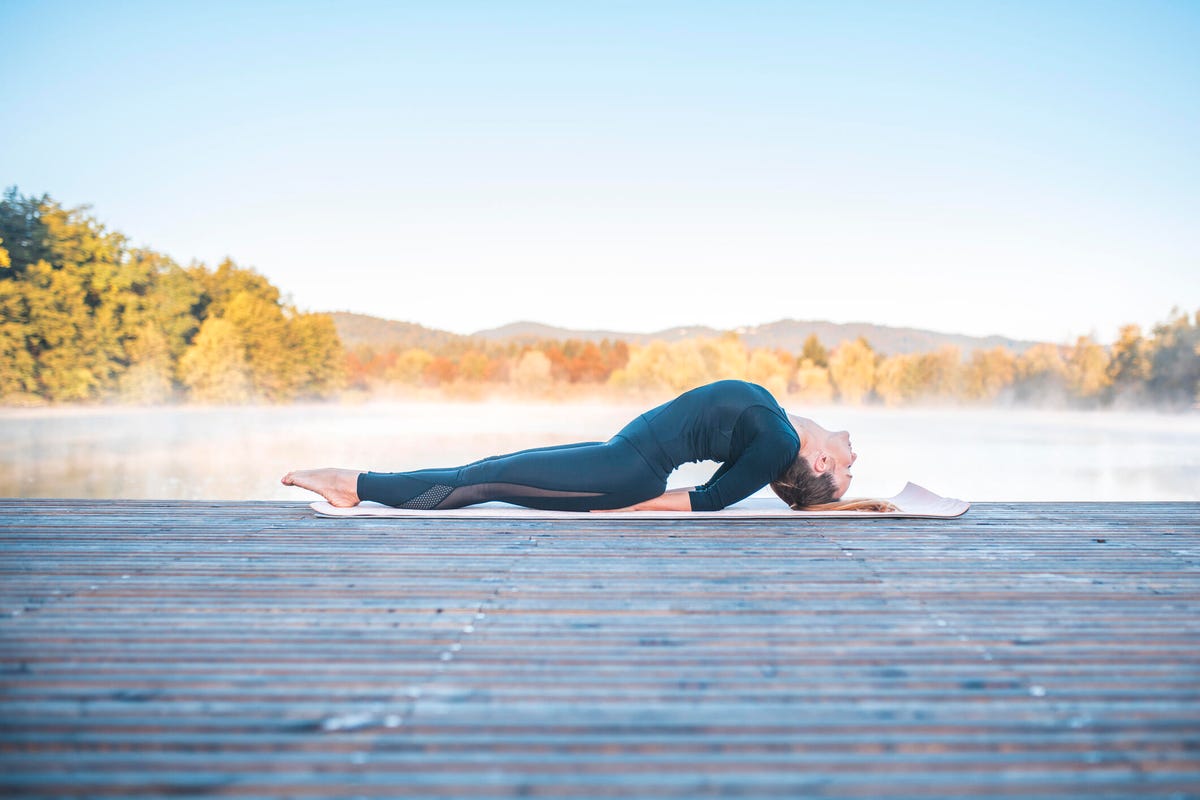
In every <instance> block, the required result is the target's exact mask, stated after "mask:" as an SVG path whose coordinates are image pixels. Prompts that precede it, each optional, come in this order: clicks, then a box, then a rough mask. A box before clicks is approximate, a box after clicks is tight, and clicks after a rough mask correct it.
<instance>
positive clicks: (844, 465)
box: [823, 431, 858, 499]
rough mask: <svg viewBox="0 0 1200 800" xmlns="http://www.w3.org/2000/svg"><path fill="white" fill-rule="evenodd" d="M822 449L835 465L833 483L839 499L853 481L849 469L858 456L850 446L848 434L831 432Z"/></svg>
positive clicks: (846, 432) (847, 432) (845, 432)
mask: <svg viewBox="0 0 1200 800" xmlns="http://www.w3.org/2000/svg"><path fill="white" fill-rule="evenodd" d="M823 449H824V450H825V452H826V453H828V454H829V455H830V456H832V457H833V461H834V464H835V466H834V470H833V483H834V485H835V486H837V488H838V495H837V496H838V498H839V499H840V498H841V497H842V496H843V495H845V494H846V491H847V490H848V489H849V488H850V481H851V480H853V479H854V476H853V475H851V474H850V468H851V467H852V466H853V465H854V462H855V461H857V460H858V454H857V453H855V452H854V447H853V445H851V444H850V432H849V431H835V432H831V433H830V434H829V437H828V438H827V439H826V440H825V446H824V448H823Z"/></svg>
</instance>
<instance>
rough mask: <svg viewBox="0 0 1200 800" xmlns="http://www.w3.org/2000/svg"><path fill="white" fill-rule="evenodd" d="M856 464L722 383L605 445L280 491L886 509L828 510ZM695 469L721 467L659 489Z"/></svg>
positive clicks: (823, 438) (325, 472)
mask: <svg viewBox="0 0 1200 800" xmlns="http://www.w3.org/2000/svg"><path fill="white" fill-rule="evenodd" d="M857 458H858V456H857V455H855V453H854V449H853V448H852V447H851V446H850V434H849V433H847V432H846V431H837V432H836V433H835V432H831V431H827V430H825V429H824V428H822V427H821V426H820V425H818V424H817V423H815V422H813V421H812V420H811V419H807V418H805V417H798V416H795V415H793V414H788V413H787V412H786V411H784V410H783V409H782V408H781V407H780V406H779V404H778V403H777V402H776V401H775V398H774V397H773V396H772V395H771V393H770V392H768V391H767V390H766V389H764V388H763V387H762V386H759V385H758V384H754V383H747V382H746V381H739V380H723V381H716V382H715V383H710V384H707V385H705V386H699V387H697V388H695V389H691V390H689V391H687V392H684V393H683V394H681V395H680V396H679V397H676V398H675V399H674V400H671V401H669V402H666V403H663V404H662V405H660V406H657V407H655V408H652V409H651V410H649V411H647V412H646V413H645V414H642V415H640V416H639V417H638V418H637V419H635V420H633V421H632V422H630V423H629V424H628V425H626V426H625V427H624V428H622V429H621V430H620V432H618V433H617V434H616V435H615V436H613V437H612V438H611V439H609V440H608V441H607V442H578V443H575V444H564V445H556V446H552V447H537V448H533V449H530V450H521V451H518V452H515V453H505V454H503V455H496V456H490V457H488V458H484V459H481V460H479V461H474V462H472V463H470V464H466V465H463V466H461V467H449V468H445V469H422V470H416V471H413V472H360V471H357V470H349V469H314V470H297V471H294V472H289V473H288V474H286V475H284V476H283V483H284V485H287V486H299V487H301V488H304V489H309V490H311V491H314V492H316V493H317V494H319V495H321V496H322V497H324V498H325V499H326V500H328V501H329V502H330V503H331V504H333V505H335V506H342V507H347V506H353V505H357V504H358V503H359V502H360V501H363V500H373V501H375V502H378V503H383V504H384V505H389V506H394V507H396V508H420V509H447V508H462V507H463V506H469V505H472V504H474V503H483V502H487V501H489V500H499V501H502V502H505V503H512V504H515V505H519V506H525V507H527V508H540V509H549V510H553V511H716V510H719V509H722V508H725V507H726V506H729V505H732V504H734V503H736V502H738V501H739V500H742V499H744V498H746V497H749V496H750V495H751V494H753V493H754V492H756V491H758V490H759V489H761V488H762V487H763V486H764V485H767V484H770V486H771V489H772V490H774V492H775V494H777V495H778V496H779V497H780V498H781V499H782V500H783V501H784V502H785V503H787V504H788V505H789V506H790V507H791V508H793V509H814V508H815V509H819V510H832V509H835V508H836V509H847V508H849V509H856V510H890V509H889V507H890V504H888V503H886V502H884V501H872V500H860V501H851V502H847V503H833V502H831V501H834V500H836V499H837V498H840V497H841V496H842V495H844V494H845V493H846V489H847V488H848V487H849V485H850V480H851V475H850V467H851V466H852V465H853V464H854V462H855V460H856V459H857ZM704 460H713V461H720V462H723V463H722V465H721V467H720V468H719V469H718V470H717V471H716V472H715V473H714V474H713V476H712V478H710V479H709V480H708V481H707V482H706V483H704V484H702V485H700V486H693V487H690V488H683V489H672V490H671V491H666V487H667V476H668V475H670V473H671V471H672V470H674V469H675V468H676V467H678V466H679V465H680V464H683V463H685V462H688V461H704Z"/></svg>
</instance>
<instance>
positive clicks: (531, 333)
mask: <svg viewBox="0 0 1200 800" xmlns="http://www.w3.org/2000/svg"><path fill="white" fill-rule="evenodd" d="M331 316H332V317H333V321H334V324H335V325H336V326H337V329H338V334H339V335H341V337H342V341H343V342H345V343H346V344H347V345H348V346H353V345H356V344H370V345H372V346H375V347H388V346H397V347H426V348H430V347H438V346H440V345H443V344H447V343H449V342H452V341H461V340H464V339H470V338H476V339H486V340H488V341H494V342H499V341H516V342H522V341H525V342H533V341H537V340H540V339H559V340H562V339H581V340H584V341H594V342H599V341H600V340H602V339H609V340H616V339H623V340H625V341H627V342H631V343H634V342H636V343H638V344H645V343H647V342H650V341H653V340H656V339H657V340H661V341H667V342H676V341H680V340H683V339H692V338H697V337H713V336H720V335H721V334H722V333H724V332H725V331H722V330H720V329H717V328H710V327H707V326H704V325H695V326H679V327H674V328H665V329H663V330H661V331H655V332H653V333H625V332H623V331H611V330H573V329H570V328H559V327H555V326H553V325H544V324H542V323H540V322H528V321H522V322H512V323H509V324H507V325H502V326H500V327H499V328H488V329H485V330H480V331H475V332H474V333H472V334H470V335H469V336H463V335H461V334H456V333H450V332H448V331H439V330H436V329H433V328H426V327H424V326H422V325H417V324H414V323H411V322H397V321H393V320H385V319H379V318H378V317H369V316H366V315H364V314H350V313H347V312H340V311H339V312H334V313H333V314H332V315H331ZM733 331H734V332H735V333H737V334H739V335H740V336H741V338H742V341H743V342H745V343H746V345H747V346H748V347H781V348H783V349H785V350H789V351H792V352H799V351H800V349H801V348H802V347H803V346H804V340H805V339H807V338H808V336H809V335H810V334H814V333H815V334H816V335H817V338H819V339H820V340H821V343H822V344H823V345H825V346H826V347H828V348H830V349H833V348H834V347H836V346H837V345H838V344H840V343H842V342H844V341H849V340H853V339H857V338H858V337H859V336H863V337H866V339H867V341H868V342H870V343H871V347H873V348H874V349H875V350H876V352H880V353H884V354H886V355H895V354H898V353H918V352H928V351H931V350H936V349H938V348H939V347H942V346H943V345H955V346H957V347H958V348H960V349H961V350H962V354H963V356H964V357H966V356H969V355H970V353H971V351H972V350H976V349H983V350H987V349H990V348H993V347H997V346H1003V347H1007V348H1009V349H1010V350H1012V351H1013V352H1014V353H1022V352H1024V351H1025V350H1026V349H1028V348H1029V347H1030V346H1032V345H1034V344H1036V342H1031V341H1025V340H1020V339H1009V338H1007V337H1004V336H982V337H981V336H965V335H963V334H957V333H939V332H937V331H928V330H921V329H918V328H893V327H889V326H887V325H872V324H870V323H866V322H848V323H837V322H823V321H819V320H794V319H781V320H779V321H777V322H770V323H767V324H765V325H753V326H749V327H742V328H734V329H733Z"/></svg>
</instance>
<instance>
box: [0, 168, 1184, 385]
mask: <svg viewBox="0 0 1200 800" xmlns="http://www.w3.org/2000/svg"><path fill="white" fill-rule="evenodd" d="M0 323H2V324H0V402H4V403H6V404H9V405H12V404H33V403H43V402H64V401H109V400H123V401H128V402H139V403H155V402H167V401H172V400H190V401H197V402H218V403H241V402H264V401H265V402H289V401H294V400H299V399H320V398H335V397H344V396H347V394H350V395H360V396H361V395H375V394H381V393H387V392H397V391H400V392H404V391H409V390H415V391H430V390H432V391H436V392H438V393H440V394H443V395H449V396H466V397H470V396H480V395H482V394H484V393H488V392H492V391H510V392H515V393H518V394H521V395H535V396H537V395H542V396H548V395H561V394H563V393H564V391H566V390H568V389H572V390H587V391H606V392H613V393H618V394H631V393H639V394H648V395H661V394H663V393H667V392H680V391H683V390H686V389H688V388H691V387H693V386H697V385H700V384H702V383H706V382H708V381H712V380H718V379H721V378H741V379H744V380H750V381H754V382H756V383H761V384H762V385H764V386H766V387H767V388H768V389H770V390H771V391H772V392H773V393H775V394H776V396H779V397H788V398H789V399H790V400H797V401H804V402H817V403H825V402H843V403H879V404H885V405H890V406H899V405H907V404H916V403H947V404H949V403H955V404H961V403H1001V402H1004V403H1018V404H1030V405H1067V406H1075V407H1105V406H1115V407H1138V406H1149V405H1154V406H1164V407H1173V408H1186V407H1190V406H1193V405H1195V404H1196V403H1198V402H1200V310H1198V311H1196V312H1195V313H1194V314H1193V315H1192V316H1190V317H1189V315H1188V314H1187V313H1184V312H1182V311H1179V310H1178V309H1173V310H1172V312H1171V314H1170V316H1169V317H1168V319H1166V320H1165V321H1163V322H1161V323H1159V324H1157V325H1155V326H1153V329H1152V330H1151V331H1150V332H1149V333H1148V334H1146V335H1143V333H1142V331H1141V329H1140V327H1139V326H1137V325H1127V326H1125V327H1124V328H1122V329H1121V332H1120V336H1119V338H1118V340H1117V341H1116V342H1115V343H1114V344H1113V345H1111V346H1110V347H1105V346H1103V345H1101V344H1099V343H1098V342H1096V341H1094V340H1093V339H1092V338H1091V337H1088V336H1080V337H1078V338H1077V339H1076V341H1075V342H1074V343H1072V344H1067V345H1058V344H1049V343H1043V344H1037V345H1034V346H1032V347H1030V348H1029V349H1028V350H1026V351H1024V352H1022V353H1020V354H1016V353H1013V352H1012V351H1011V350H1009V349H1007V348H1004V347H996V348H992V349H989V350H974V351H972V352H971V353H969V354H964V353H962V352H961V351H960V350H959V349H958V348H957V347H953V346H947V347H943V348H941V349H939V350H936V351H933V352H926V353H910V354H892V355H888V354H885V353H879V352H876V351H875V350H874V349H873V348H872V347H871V345H870V343H869V342H868V341H867V340H866V339H863V338H859V339H857V340H854V341H846V342H842V343H840V344H838V345H837V346H835V347H833V348H831V349H830V348H826V347H825V345H824V344H823V343H822V342H821V341H819V340H818V339H817V337H816V336H810V337H809V338H808V340H807V341H805V342H804V344H803V347H802V348H801V350H800V352H791V351H789V350H786V349H783V348H750V347H747V346H746V345H745V343H744V342H743V341H742V340H741V338H740V337H739V336H738V335H737V334H736V333H732V332H730V333H726V334H724V335H721V336H718V337H709V338H696V339H687V340H682V341H676V342H662V341H656V342H650V343H647V344H631V343H627V342H625V341H622V340H608V339H605V340H602V341H600V342H593V341H584V340H579V339H568V340H565V341H560V340H543V341H535V342H515V341H502V342H494V341H488V340H481V339H470V338H467V339H454V340H451V341H447V342H446V343H445V344H442V345H439V346H437V347H429V348H422V347H395V346H370V345H357V346H354V347H349V348H347V347H344V346H343V344H342V342H341V340H340V339H339V337H338V334H337V330H336V328H335V326H334V323H333V321H332V319H331V318H330V317H329V316H328V315H326V314H319V313H302V312H300V311H299V310H297V309H296V308H295V307H294V306H292V305H291V304H290V303H288V302H285V301H284V299H283V297H282V295H281V293H280V291H279V290H278V289H277V288H276V287H275V286H273V285H272V284H271V283H270V282H269V281H268V280H267V279H266V278H265V277H263V276H262V275H260V274H259V273H257V272H255V271H254V270H252V269H247V268H244V267H239V266H237V265H236V264H235V263H234V262H232V261H231V260H228V259H226V260H224V261H222V262H221V263H220V264H218V265H217V267H216V268H215V269H210V268H208V267H207V266H205V265H204V264H199V263H193V264H191V265H189V266H187V267H182V266H180V265H179V264H176V263H175V262H174V261H172V260H171V259H170V258H168V257H167V256H165V255H163V254H161V253H157V252H155V251H153V250H150V249H146V248H134V247H131V246H130V245H129V242H128V240H127V239H126V238H125V237H124V236H123V235H122V234H120V233H118V232H115V231H108V230H106V229H105V227H104V226H103V225H101V224H100V223H99V222H98V221H97V220H96V219H95V218H94V217H92V216H91V215H90V214H88V213H87V207H83V208H78V209H64V208H63V207H62V206H61V205H59V204H58V203H56V202H55V201H53V200H51V199H50V198H49V197H48V196H46V195H43V196H42V197H24V196H21V195H19V194H18V193H17V191H16V189H15V188H14V189H10V190H8V191H7V192H6V193H5V195H4V199H3V200H2V201H0Z"/></svg>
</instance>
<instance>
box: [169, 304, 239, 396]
mask: <svg viewBox="0 0 1200 800" xmlns="http://www.w3.org/2000/svg"><path fill="white" fill-rule="evenodd" d="M179 372H180V375H181V377H182V378H183V382H184V384H185V385H186V386H187V387H188V390H189V391H190V393H191V398H192V399H193V400H196V401H198V402H201V403H243V402H245V401H247V400H249V399H250V398H251V391H252V384H251V381H250V368H249V365H248V364H247V363H246V351H245V346H244V345H243V344H242V339H241V336H240V334H239V333H238V329H237V326H236V325H234V324H233V323H231V322H229V321H227V320H224V319H221V318H220V317H209V318H208V319H206V320H205V321H204V323H203V324H202V325H201V326H200V332H199V333H197V334H196V339H195V341H193V342H192V346H191V347H189V348H188V350H187V352H185V353H184V354H183V358H182V359H180V362H179Z"/></svg>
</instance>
